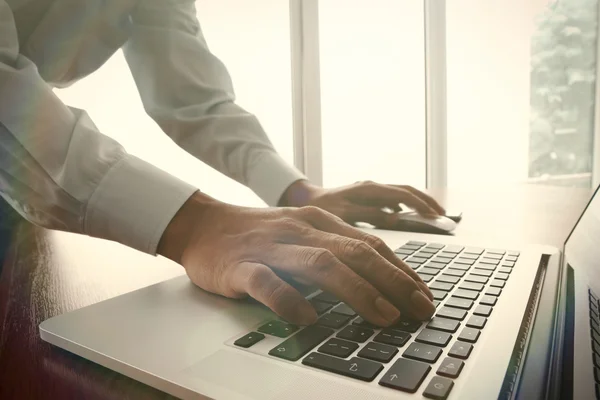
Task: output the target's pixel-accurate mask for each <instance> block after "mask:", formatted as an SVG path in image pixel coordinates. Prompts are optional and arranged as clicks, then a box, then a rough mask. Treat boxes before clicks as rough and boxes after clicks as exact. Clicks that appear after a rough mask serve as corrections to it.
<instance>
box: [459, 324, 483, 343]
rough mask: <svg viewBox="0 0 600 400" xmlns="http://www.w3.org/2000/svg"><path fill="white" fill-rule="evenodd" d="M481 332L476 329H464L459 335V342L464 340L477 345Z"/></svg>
mask: <svg viewBox="0 0 600 400" xmlns="http://www.w3.org/2000/svg"><path fill="white" fill-rule="evenodd" d="M480 333H481V331H480V330H479V329H474V328H463V330H462V331H461V332H460V335H458V340H462V341H463V342H469V343H475V342H477V339H479V334H480Z"/></svg>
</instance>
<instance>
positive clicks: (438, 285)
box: [429, 280, 454, 292]
mask: <svg viewBox="0 0 600 400" xmlns="http://www.w3.org/2000/svg"><path fill="white" fill-rule="evenodd" d="M453 287H454V285H453V284H451V283H446V282H439V281H437V280H436V281H435V282H433V283H431V284H430V285H429V289H436V290H443V291H445V292H448V291H450V290H452V288H453Z"/></svg>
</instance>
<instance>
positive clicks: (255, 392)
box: [177, 349, 398, 400]
mask: <svg viewBox="0 0 600 400" xmlns="http://www.w3.org/2000/svg"><path fill="white" fill-rule="evenodd" d="M182 374H183V376H180V377H178V378H179V379H177V380H178V381H179V382H184V385H187V386H189V387H190V388H191V389H193V390H197V391H198V392H200V393H207V394H208V395H211V396H215V397H218V398H227V399H230V398H231V399H289V398H294V399H331V400H335V399H340V400H342V399H343V400H353V399H357V400H358V399H361V400H364V399H369V398H378V399H381V398H383V399H386V398H389V399H392V398H393V399H397V398H398V393H396V392H391V391H390V393H386V392H387V390H385V389H382V388H378V387H371V388H369V387H365V383H364V382H359V381H355V380H354V379H350V378H344V377H339V378H338V377H337V376H334V375H331V374H328V373H325V372H322V371H318V370H312V369H308V368H304V367H302V366H297V365H292V364H290V363H287V362H283V361H279V360H270V359H268V358H266V357H262V356H258V355H256V356H255V355H252V354H247V353H245V352H243V351H236V350H235V349H222V350H219V351H217V352H215V353H213V354H211V355H210V356H208V357H206V358H204V359H203V360H202V361H200V362H198V363H196V364H195V365H193V366H191V367H189V368H186V369H185V370H183V371H182ZM266 377H268V378H266ZM203 389H204V390H203ZM206 389H214V390H218V392H214V394H212V393H211V392H212V390H208V391H207V390H206ZM217 393H218V394H217Z"/></svg>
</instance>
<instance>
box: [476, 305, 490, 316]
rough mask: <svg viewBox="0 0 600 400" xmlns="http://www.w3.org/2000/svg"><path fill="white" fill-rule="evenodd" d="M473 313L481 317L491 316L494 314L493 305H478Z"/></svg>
mask: <svg viewBox="0 0 600 400" xmlns="http://www.w3.org/2000/svg"><path fill="white" fill-rule="evenodd" d="M473 314H475V315H479V316H481V317H489V316H490V315H491V314H492V307H490V306H477V307H476V308H475V311H473Z"/></svg>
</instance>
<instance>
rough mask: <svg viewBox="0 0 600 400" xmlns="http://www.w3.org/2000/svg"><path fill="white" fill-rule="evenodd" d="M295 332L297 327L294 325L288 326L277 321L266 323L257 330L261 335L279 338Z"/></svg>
mask: <svg viewBox="0 0 600 400" xmlns="http://www.w3.org/2000/svg"><path fill="white" fill-rule="evenodd" d="M297 330H298V327H297V326H296V325H292V324H288V323H287V322H283V321H279V320H274V321H270V322H267V323H266V324H264V325H263V326H261V327H260V328H258V331H259V332H261V333H266V334H269V335H273V336H277V337H280V338H285V337H288V336H290V335H291V334H292V333H294V332H296V331H297Z"/></svg>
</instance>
